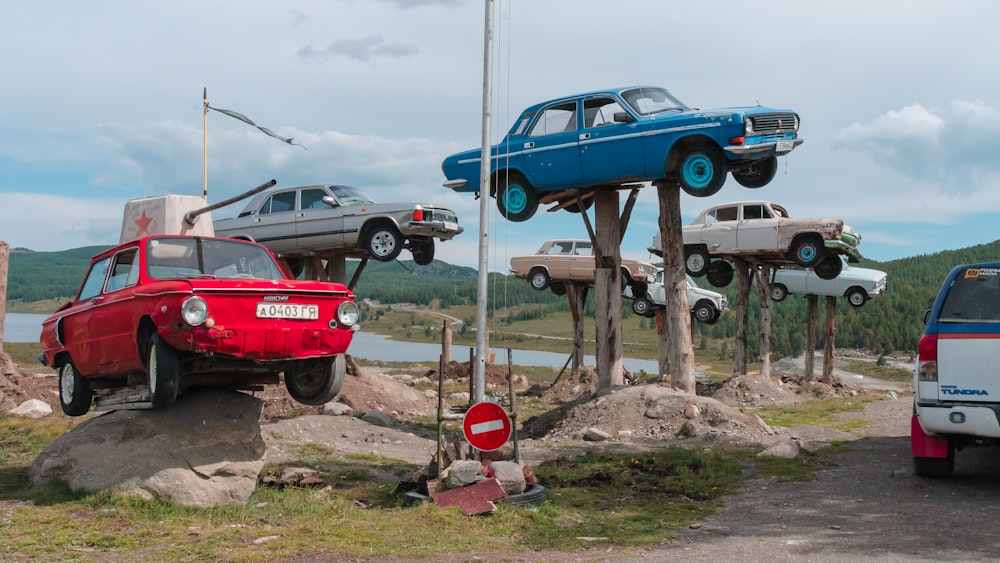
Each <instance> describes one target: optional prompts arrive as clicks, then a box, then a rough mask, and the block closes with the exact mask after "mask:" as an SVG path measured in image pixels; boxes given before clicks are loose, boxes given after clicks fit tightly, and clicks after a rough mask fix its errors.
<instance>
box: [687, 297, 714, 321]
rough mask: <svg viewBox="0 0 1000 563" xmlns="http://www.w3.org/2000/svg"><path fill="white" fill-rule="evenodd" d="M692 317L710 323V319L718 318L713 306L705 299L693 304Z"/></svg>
mask: <svg viewBox="0 0 1000 563" xmlns="http://www.w3.org/2000/svg"><path fill="white" fill-rule="evenodd" d="M692 312H693V313H694V318H695V319H696V320H697V321H698V322H701V323H705V324H712V321H713V320H715V319H718V318H719V315H718V313H717V312H716V311H715V307H713V306H712V304H711V303H708V302H706V301H699V302H697V303H695V305H694V311H692Z"/></svg>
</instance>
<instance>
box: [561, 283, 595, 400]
mask: <svg viewBox="0 0 1000 563" xmlns="http://www.w3.org/2000/svg"><path fill="white" fill-rule="evenodd" d="M565 284H566V297H567V299H569V312H570V315H571V316H572V317H573V352H572V353H571V354H570V357H571V358H572V359H571V363H572V366H573V367H572V369H571V370H570V380H571V381H580V374H581V372H582V371H583V346H584V339H583V319H584V309H585V308H586V306H587V293H588V292H589V291H590V288H589V287H587V286H586V285H583V284H578V283H576V282H569V281H568V282H565Z"/></svg>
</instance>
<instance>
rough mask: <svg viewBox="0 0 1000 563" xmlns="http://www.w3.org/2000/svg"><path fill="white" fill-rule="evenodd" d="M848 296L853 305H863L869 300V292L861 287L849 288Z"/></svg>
mask: <svg viewBox="0 0 1000 563" xmlns="http://www.w3.org/2000/svg"><path fill="white" fill-rule="evenodd" d="M846 297H847V303H848V304H849V305H850V306H851V307H855V308H856V307H861V306H863V305H864V304H865V303H866V302H867V301H868V292H867V291H865V290H864V289H861V288H860V287H852V288H850V289H848V290H847V294H846Z"/></svg>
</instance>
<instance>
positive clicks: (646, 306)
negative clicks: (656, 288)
mask: <svg viewBox="0 0 1000 563" xmlns="http://www.w3.org/2000/svg"><path fill="white" fill-rule="evenodd" d="M632 312H633V313H635V314H636V315H639V316H640V317H646V318H650V317H654V316H656V313H654V312H653V302H652V301H650V300H649V298H648V297H636V298H635V299H633V300H632Z"/></svg>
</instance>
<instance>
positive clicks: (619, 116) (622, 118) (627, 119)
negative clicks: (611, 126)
mask: <svg viewBox="0 0 1000 563" xmlns="http://www.w3.org/2000/svg"><path fill="white" fill-rule="evenodd" d="M612 119H614V122H615V123H631V122H632V116H631V115H629V114H628V112H626V111H616V112H615V115H614V117H613V118H612Z"/></svg>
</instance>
